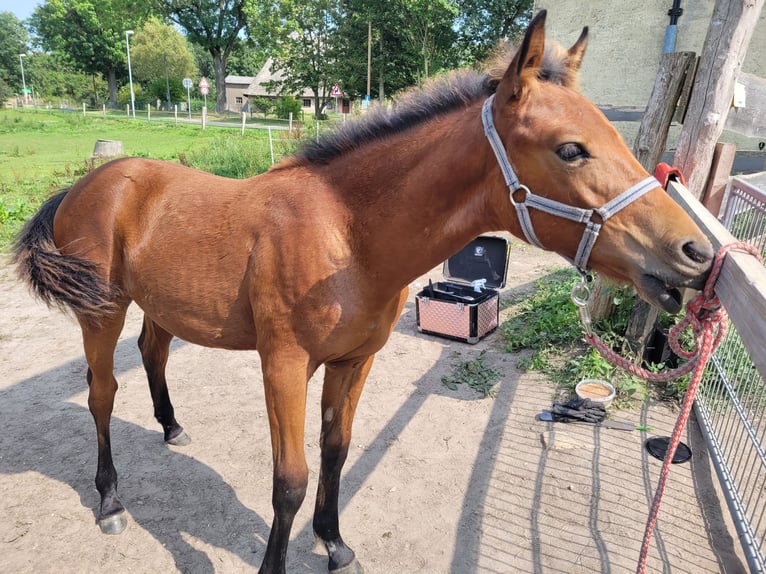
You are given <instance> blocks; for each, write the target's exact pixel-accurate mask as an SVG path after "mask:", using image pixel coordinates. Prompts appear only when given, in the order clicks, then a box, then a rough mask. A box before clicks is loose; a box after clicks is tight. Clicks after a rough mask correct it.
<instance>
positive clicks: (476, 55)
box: [456, 0, 534, 65]
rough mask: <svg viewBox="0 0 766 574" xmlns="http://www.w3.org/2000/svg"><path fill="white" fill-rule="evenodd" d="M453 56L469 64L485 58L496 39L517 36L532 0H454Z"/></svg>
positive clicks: (526, 17) (526, 21)
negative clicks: (454, 31)
mask: <svg viewBox="0 0 766 574" xmlns="http://www.w3.org/2000/svg"><path fill="white" fill-rule="evenodd" d="M456 3H457V7H458V10H459V16H458V18H457V21H456V30H457V31H458V41H457V44H456V51H457V54H456V55H457V58H458V61H459V63H460V64H461V65H471V64H475V63H477V62H481V61H483V60H484V59H486V58H487V56H488V55H489V53H490V52H491V51H492V50H493V49H494V48H495V46H497V44H498V42H500V41H506V42H508V41H511V42H513V41H514V40H516V39H517V38H519V37H520V36H521V35H522V34H523V32H524V30H525V29H526V27H527V24H528V23H529V21H530V19H531V18H532V9H533V5H534V2H533V1H532V0H456Z"/></svg>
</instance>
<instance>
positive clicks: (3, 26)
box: [0, 12, 29, 102]
mask: <svg viewBox="0 0 766 574" xmlns="http://www.w3.org/2000/svg"><path fill="white" fill-rule="evenodd" d="M0 38H2V39H3V47H2V50H0V102H3V101H5V100H6V99H8V98H10V97H12V96H13V94H14V93H17V94H20V93H21V87H22V82H21V62H20V61H19V54H27V57H28V54H29V35H28V33H27V31H26V29H25V28H24V25H23V24H22V23H21V21H20V20H19V19H18V18H16V16H14V15H13V14H12V13H11V12H0ZM25 64H26V62H25ZM25 67H26V66H25ZM24 71H25V72H26V69H25V70H24Z"/></svg>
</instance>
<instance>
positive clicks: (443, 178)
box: [342, 105, 500, 287]
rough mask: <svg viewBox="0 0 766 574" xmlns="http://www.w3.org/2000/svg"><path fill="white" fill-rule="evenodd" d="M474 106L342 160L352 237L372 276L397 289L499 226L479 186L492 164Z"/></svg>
mask: <svg viewBox="0 0 766 574" xmlns="http://www.w3.org/2000/svg"><path fill="white" fill-rule="evenodd" d="M479 108H480V106H478V105H477V106H476V107H475V109H472V110H471V111H460V112H454V113H452V114H450V115H447V116H445V117H444V118H442V119H440V120H438V121H436V122H433V123H431V124H426V125H423V126H420V127H418V128H415V129H413V130H412V131H411V132H409V133H407V134H404V135H402V136H397V137H395V138H391V139H389V140H386V141H385V142H381V143H379V144H377V145H371V146H369V151H368V150H362V151H361V152H360V154H354V155H355V156H357V157H354V158H353V161H351V162H348V163H349V165H351V166H352V167H350V168H349V169H347V170H346V171H345V173H344V174H343V176H342V178H343V180H344V181H343V185H344V186H350V188H349V187H347V189H350V190H352V191H350V192H349V194H348V198H347V200H348V201H349V202H352V203H353V205H352V210H353V212H354V214H355V216H354V223H353V225H354V228H355V238H354V240H355V244H356V245H357V246H358V247H359V249H360V250H361V252H362V253H363V256H364V261H365V265H366V266H368V267H369V269H368V271H369V272H370V273H371V275H372V276H374V277H377V278H380V279H383V278H385V279H387V280H389V281H391V283H392V285H396V284H400V285H399V287H403V286H404V285H406V284H408V283H409V282H411V281H412V280H413V279H415V278H416V277H419V276H420V275H422V274H424V273H426V272H428V271H429V270H430V269H432V268H433V267H434V266H436V265H438V264H439V263H440V262H441V261H444V260H445V259H446V258H447V257H449V256H450V255H452V254H454V253H455V252H457V251H458V250H459V249H460V248H462V247H463V246H464V245H465V244H467V243H468V242H469V241H471V240H472V239H473V238H475V237H476V236H477V235H479V234H481V233H483V232H486V231H490V230H498V229H500V226H499V223H498V221H499V220H498V219H497V213H496V212H495V210H493V209H491V207H490V202H489V201H488V199H487V197H488V194H487V189H486V188H487V186H488V185H490V184H489V180H490V179H491V180H492V183H491V185H496V181H497V179H498V178H499V172H497V170H495V169H490V170H487V167H488V166H493V167H494V160H491V161H492V163H489V160H488V154H491V153H492V152H491V151H490V147H489V145H488V144H487V142H486V139H485V137H484V133H483V130H482V125H481V119H480V116H479V113H480V112H479ZM381 147H382V148H383V149H381ZM365 153H367V154H369V155H367V157H364V156H365ZM488 171H489V172H490V175H488V174H487V172H488ZM370 182H375V183H374V184H373V185H370Z"/></svg>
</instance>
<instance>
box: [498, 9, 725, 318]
mask: <svg viewBox="0 0 766 574" xmlns="http://www.w3.org/2000/svg"><path fill="white" fill-rule="evenodd" d="M544 24H545V12H541V13H539V14H538V15H537V16H536V17H535V19H534V20H533V21H532V22H531V24H530V26H529V29H528V30H527V33H526V36H525V38H524V41H523V43H522V45H521V47H520V48H519V50H518V52H517V53H516V55H515V56H514V58H513V60H512V61H511V64H510V66H509V67H508V68H507V70H505V72H504V74H502V77H498V78H497V88H496V90H495V94H494V97H493V99H494V101H491V102H490V103H489V104H487V106H485V113H484V120H485V126H486V125H487V123H489V124H490V127H489V129H487V132H488V134H489V132H491V131H492V129H491V125H492V124H493V123H494V126H495V128H496V130H497V133H498V134H499V135H500V137H499V139H496V140H495V141H496V144H495V153H496V155H498V157H499V161H501V162H502V160H503V158H500V156H505V155H506V154H507V157H508V158H510V164H512V165H513V168H512V169H511V170H510V173H511V176H509V175H508V172H507V170H506V181H507V182H508V184H509V185H510V186H511V188H515V187H517V185H516V184H514V181H515V178H514V177H513V174H514V169H515V175H517V177H518V182H519V183H520V184H521V186H522V187H521V188H519V189H517V190H516V191H515V192H514V193H512V198H513V199H514V202H515V203H516V204H517V206H516V211H514V212H513V214H512V216H511V217H510V221H509V222H508V227H509V230H510V231H512V232H514V233H516V234H519V230H520V229H521V232H522V234H523V235H524V236H526V238H527V240H529V241H530V242H532V243H539V244H541V245H542V246H543V247H545V248H546V249H550V250H553V251H556V252H558V253H560V254H562V255H564V256H566V257H568V258H570V259H572V260H573V261H575V263H576V264H577V265H578V266H579V267H589V268H592V269H594V270H596V271H599V272H602V273H604V274H606V275H608V276H611V277H613V278H615V279H617V280H618V281H627V282H630V283H632V284H633V285H635V287H636V289H637V290H638V292H639V294H640V295H641V296H642V297H643V298H644V299H646V300H647V301H649V302H651V303H654V304H656V305H658V306H660V307H662V308H663V309H666V310H668V311H671V312H675V311H677V310H678V309H679V308H680V305H681V301H680V294H679V292H678V290H677V287H693V288H700V287H701V286H702V284H703V282H704V279H705V278H706V276H707V274H708V272H709V269H710V266H711V261H712V257H713V250H712V246H711V245H710V242H709V241H708V239H707V238H706V237H705V235H703V233H702V232H701V231H700V229H699V228H698V227H697V226H696V225H695V223H694V222H693V221H692V220H691V218H690V217H689V216H688V215H687V214H686V213H685V212H684V210H683V209H681V207H679V206H678V205H677V204H676V203H675V202H674V201H673V200H672V199H671V198H670V197H669V196H668V195H667V194H666V193H665V191H664V190H663V189H662V187H661V186H660V185H659V183H658V182H657V181H656V180H654V179H652V178H649V174H648V173H647V172H646V170H644V169H643V168H642V167H641V165H640V164H639V163H638V161H637V160H636V159H635V158H634V157H633V155H632V153H631V152H630V150H629V149H628V147H627V146H626V145H625V143H624V141H623V140H622V138H621V136H620V134H619V133H618V132H617V131H616V130H615V129H614V127H613V126H612V125H611V124H610V123H609V121H608V120H607V119H606V118H605V117H604V115H603V114H602V113H601V112H600V111H599V110H598V109H597V108H596V107H595V106H594V105H593V104H592V103H591V102H589V101H588V100H587V99H586V98H585V97H584V96H582V95H581V94H580V93H578V91H577V89H576V85H577V73H578V69H579V67H580V62H581V61H582V56H583V53H584V51H585V45H586V42H587V32H588V31H587V28H586V29H585V30H583V33H582V35H581V36H580V38H579V39H578V40H577V42H576V43H575V44H574V45H573V46H572V47H571V48H570V49H569V50H565V49H562V48H559V47H555V48H553V49H551V48H550V47H549V48H548V49H547V50H546V47H545V38H544V36H545V32H544ZM487 116H488V117H487ZM488 137H489V135H488ZM490 141H492V137H490ZM501 142H504V143H501ZM527 188H528V189H527ZM626 190H628V191H627V193H625V192H626ZM615 198H618V199H617V200H616V201H614V200H615ZM548 200H552V201H548ZM570 206H571V207H572V208H573V209H571V210H569V211H568V210H567V208H568V207H570ZM598 208H600V209H601V211H600V213H599V211H596V212H595V213H593V214H591V213H589V210H591V209H598ZM525 212H526V213H527V214H528V217H526V218H527V220H528V221H527V224H526V226H525V224H524V219H525ZM578 219H579V221H578ZM587 222H590V224H589V225H588V224H587ZM585 228H590V229H591V232H585V231H584V229H585ZM584 233H585V235H584ZM583 237H585V238H584V239H583Z"/></svg>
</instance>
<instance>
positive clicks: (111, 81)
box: [93, 68, 117, 108]
mask: <svg viewBox="0 0 766 574" xmlns="http://www.w3.org/2000/svg"><path fill="white" fill-rule="evenodd" d="M106 83H107V86H108V87H109V107H110V108H114V107H116V106H117V72H116V71H115V70H114V68H110V69H109V70H108V71H107V73H106ZM93 95H94V98H95V101H96V102H98V94H93Z"/></svg>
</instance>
